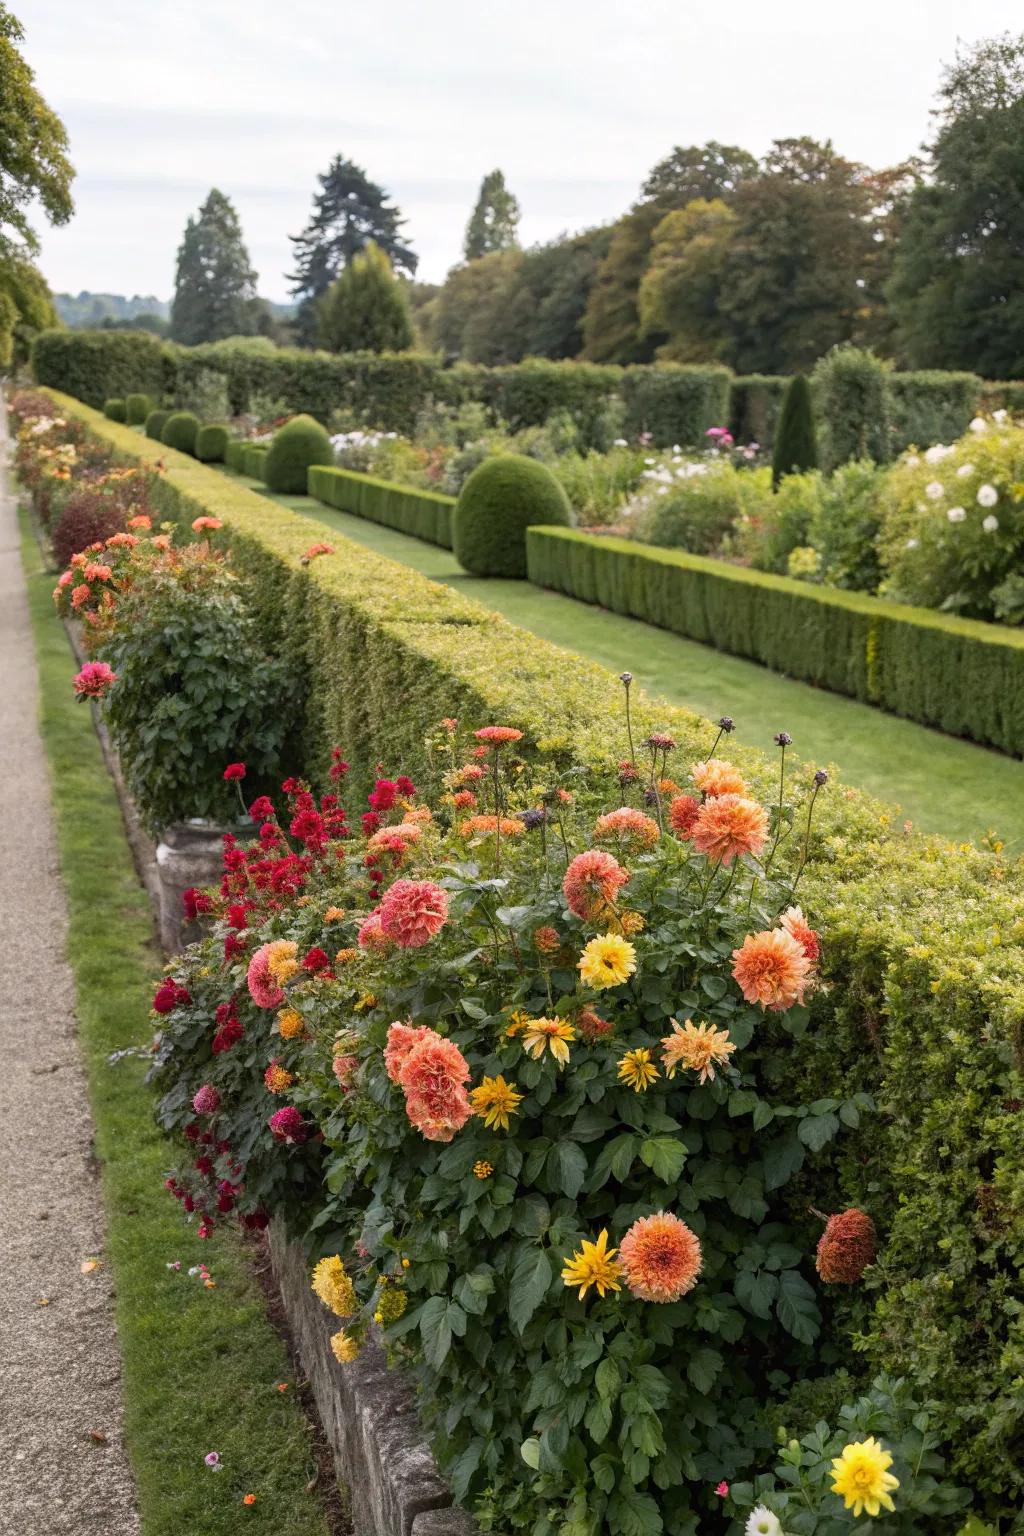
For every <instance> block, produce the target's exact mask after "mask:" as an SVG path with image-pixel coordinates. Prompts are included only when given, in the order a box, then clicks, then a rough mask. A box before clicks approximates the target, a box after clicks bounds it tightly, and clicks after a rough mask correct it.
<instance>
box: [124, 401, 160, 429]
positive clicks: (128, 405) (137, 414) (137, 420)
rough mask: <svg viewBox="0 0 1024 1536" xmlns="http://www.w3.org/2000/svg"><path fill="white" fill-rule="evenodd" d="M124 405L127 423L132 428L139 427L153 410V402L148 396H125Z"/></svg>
mask: <svg viewBox="0 0 1024 1536" xmlns="http://www.w3.org/2000/svg"><path fill="white" fill-rule="evenodd" d="M124 405H125V411H126V413H127V417H128V421H129V422H130V424H131V425H132V426H133V427H141V425H142V423H143V422H144V421H145V420H146V417H147V416H148V415H149V413H150V411H151V410H152V409H153V402H152V400H151V399H150V398H149V396H148V395H126V396H125V401H124Z"/></svg>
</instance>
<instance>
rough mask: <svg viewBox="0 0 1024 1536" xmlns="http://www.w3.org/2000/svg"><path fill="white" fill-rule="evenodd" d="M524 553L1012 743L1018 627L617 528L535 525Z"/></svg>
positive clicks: (925, 713)
mask: <svg viewBox="0 0 1024 1536" xmlns="http://www.w3.org/2000/svg"><path fill="white" fill-rule="evenodd" d="M527 556H528V569H529V576H530V580H531V581H533V582H536V583H537V585H538V586H542V587H550V588H553V589H554V590H555V591H557V592H567V593H569V595H570V596H572V597H578V598H582V599H583V601H584V602H589V603H599V604H600V605H601V607H602V608H609V609H611V610H612V612H613V613H625V614H629V615H630V616H631V617H632V618H637V619H644V620H646V621H647V622H648V623H650V624H657V625H659V626H660V627H661V628H662V629H669V630H672V631H673V633H675V634H681V635H686V636H687V637H688V638H689V639H691V640H697V641H699V642H700V643H701V644H703V645H713V646H716V647H717V648H718V649H719V650H722V651H728V652H729V653H730V655H733V656H747V657H749V658H750V659H751V660H753V661H760V662H763V663H764V665H765V666H768V667H772V668H774V670H775V671H777V672H784V673H787V674H788V675H789V676H791V677H799V678H802V679H803V680H804V681H806V682H809V683H814V684H815V685H816V686H817V687H821V688H831V689H832V691H833V692H835V693H845V694H848V695H850V696H851V697H853V698H856V699H863V700H865V701H868V702H870V703H873V704H878V705H880V706H881V707H882V708H883V709H889V710H892V712H893V713H894V714H898V715H904V716H906V717H907V718H908V719H911V720H919V721H921V723H922V724H925V725H935V726H938V727H939V728H940V729H941V730H945V731H949V732H950V734H951V735H954V736H966V737H968V738H969V739H970V740H972V741H978V742H982V743H988V744H990V745H992V746H997V747H1000V748H1002V750H1003V751H1004V752H1011V753H1013V754H1015V755H1020V754H1022V753H1024V692H1022V678H1024V635H1018V634H1016V633H1012V632H1007V631H1006V630H1002V629H999V628H996V627H993V626H992V625H986V624H978V623H972V622H969V621H967V620H963V619H954V618H950V617H948V616H946V615H940V614H935V613H931V612H929V611H927V610H926V609H914V608H905V607H901V606H899V605H898V604H896V603H893V602H887V601H884V600H882V599H879V598H872V597H865V596H861V595H860V594H854V593H850V592H839V591H831V590H826V589H825V588H822V587H810V586H808V585H807V584H806V583H804V582H799V581H790V580H787V579H786V578H785V577H781V576H769V575H763V574H761V573H760V572H754V571H748V570H743V569H742V568H740V567H734V566H729V565H725V564H724V563H721V562H717V561H714V560H705V559H702V558H700V557H699V556H696V555H683V554H678V553H675V552H674V551H669V550H656V549H649V548H645V547H643V546H639V545H637V544H636V543H634V542H631V541H629V540H626V539H616V538H608V537H604V536H601V537H594V536H591V535H588V534H582V533H575V532H570V531H567V530H564V531H563V530H556V529H550V530H543V531H541V530H536V531H531V532H530V533H529V534H528V535H527ZM795 635H798V636H799V637H800V639H799V643H795V642H794V636H795Z"/></svg>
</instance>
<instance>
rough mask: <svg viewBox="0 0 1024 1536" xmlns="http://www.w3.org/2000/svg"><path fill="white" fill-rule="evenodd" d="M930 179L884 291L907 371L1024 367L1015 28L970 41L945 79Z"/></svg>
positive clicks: (1012, 371) (1022, 160) (1022, 153)
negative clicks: (971, 42)
mask: <svg viewBox="0 0 1024 1536" xmlns="http://www.w3.org/2000/svg"><path fill="white" fill-rule="evenodd" d="M939 103H940V104H939V108H938V113H937V116H938V121H939V129H938V133H937V135H936V138H935V141H934V143H933V144H932V145H931V147H930V170H931V178H930V180H929V181H927V182H925V181H922V182H920V184H919V185H917V186H916V187H915V189H914V191H913V192H912V194H911V196H910V198H909V203H908V206H907V209H906V215H905V219H904V223H903V230H902V238H901V240H900V244H899V247H898V250H897V253H896V258H895V262H894V266H893V274H892V279H891V282H890V283H889V286H888V290H887V292H888V297H889V301H890V303H891V305H892V309H893V313H894V316H895V320H896V344H897V350H898V352H899V353H900V355H901V356H902V358H903V359H905V360H906V361H907V362H908V363H909V364H910V365H911V366H912V367H915V368H969V369H972V370H974V371H975V372H978V373H981V374H983V375H985V376H986V377H989V378H1003V379H1005V378H1018V377H1019V376H1020V374H1021V373H1022V372H1024V268H1022V265H1021V251H1022V249H1024V35H1022V36H1017V37H1014V36H1011V35H1010V34H1004V35H1003V36H1001V37H996V38H992V39H989V40H988V41H985V42H981V43H978V44H977V46H976V47H974V48H972V49H970V50H969V51H967V52H964V53H960V54H958V55H957V57H956V61H955V63H954V64H953V65H952V66H951V67H950V68H948V69H947V70H946V71H945V73H944V75H943V79H942V85H941V89H940V92H939Z"/></svg>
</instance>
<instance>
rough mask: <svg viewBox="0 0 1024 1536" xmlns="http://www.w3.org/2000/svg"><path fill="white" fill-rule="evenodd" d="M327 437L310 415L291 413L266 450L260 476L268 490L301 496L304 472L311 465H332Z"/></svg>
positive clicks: (304, 490) (332, 452)
mask: <svg viewBox="0 0 1024 1536" xmlns="http://www.w3.org/2000/svg"><path fill="white" fill-rule="evenodd" d="M333 463H334V449H333V448H332V447H331V440H330V438H329V437H328V436H327V433H326V432H325V431H324V429H323V427H322V426H321V425H320V423H319V422H318V421H314V420H313V418H312V416H293V417H292V419H291V421H288V422H286V423H285V425H284V426H283V427H282V428H281V429H280V431H278V432H275V434H274V440H273V442H272V443H271V445H270V449H269V452H268V453H267V462H266V464H265V465H264V466H263V473H264V479H265V480H266V482H267V487H268V489H269V490H271V491H285V492H288V493H289V494H291V495H293V496H294V495H299V496H302V495H305V493H306V485H307V478H308V471H309V469H310V466H311V465H313V464H333Z"/></svg>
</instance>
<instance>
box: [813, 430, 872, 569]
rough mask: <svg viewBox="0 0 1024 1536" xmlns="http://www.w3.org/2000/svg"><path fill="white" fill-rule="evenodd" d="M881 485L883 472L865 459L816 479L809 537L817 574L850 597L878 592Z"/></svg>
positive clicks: (844, 465)
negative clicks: (814, 556) (815, 497)
mask: <svg viewBox="0 0 1024 1536" xmlns="http://www.w3.org/2000/svg"><path fill="white" fill-rule="evenodd" d="M885 481H886V471H885V470H884V469H882V468H880V467H879V466H878V465H877V464H872V463H871V461H870V459H858V460H855V461H854V462H852V463H850V464H841V465H840V466H839V468H838V469H837V470H836V471H835V472H834V473H833V474H831V475H829V476H827V477H822V478H821V479H820V480H819V482H818V504H817V507H816V508H815V510H814V513H813V516H812V518H811V522H810V529H809V533H810V542H811V543H812V544H813V546H814V548H815V550H816V552H817V555H818V573H819V575H820V577H821V580H822V581H824V582H825V583H826V584H827V585H828V586H830V587H844V588H846V589H847V590H848V591H851V592H874V591H876V590H877V588H878V584H879V581H880V580H881V568H880V566H879V560H878V547H877V542H878V534H879V529H880V528H881V525H882V506H883V497H884V488H885Z"/></svg>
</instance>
